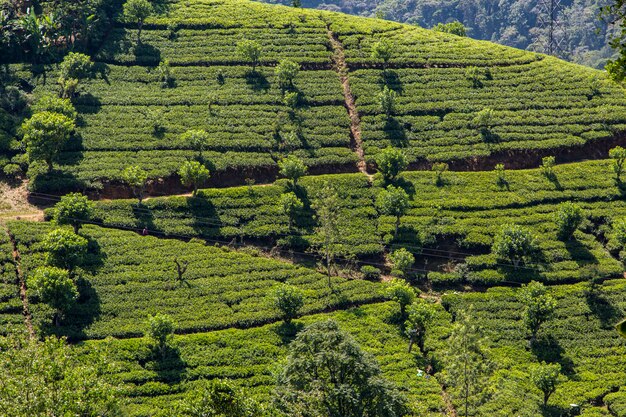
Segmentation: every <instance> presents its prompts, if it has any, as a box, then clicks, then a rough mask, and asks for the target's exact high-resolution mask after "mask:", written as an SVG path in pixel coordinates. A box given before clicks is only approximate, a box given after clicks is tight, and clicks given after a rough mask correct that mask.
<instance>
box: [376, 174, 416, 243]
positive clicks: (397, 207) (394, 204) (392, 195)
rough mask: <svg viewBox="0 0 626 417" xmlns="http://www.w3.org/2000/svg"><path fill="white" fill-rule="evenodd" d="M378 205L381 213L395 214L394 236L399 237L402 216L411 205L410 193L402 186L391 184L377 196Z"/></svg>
mask: <svg viewBox="0 0 626 417" xmlns="http://www.w3.org/2000/svg"><path fill="white" fill-rule="evenodd" d="M376 205H377V207H378V211H379V212H380V213H381V214H386V215H388V216H394V217H395V218H396V222H395V229H394V233H393V237H394V238H396V237H398V229H399V228H400V218H401V217H402V216H403V215H404V214H405V213H406V211H407V210H408V208H409V206H410V202H409V195H408V194H407V193H406V191H404V190H403V189H402V188H400V187H394V186H393V185H390V186H388V187H387V189H385V190H383V191H381V192H380V193H379V194H378V196H377V197H376Z"/></svg>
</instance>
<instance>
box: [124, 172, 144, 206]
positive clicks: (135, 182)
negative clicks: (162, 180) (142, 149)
mask: <svg viewBox="0 0 626 417" xmlns="http://www.w3.org/2000/svg"><path fill="white" fill-rule="evenodd" d="M122 180H123V181H124V182H125V183H126V184H127V185H128V186H129V187H130V188H131V189H132V190H133V194H134V195H135V197H137V199H138V200H139V204H141V202H142V201H143V196H144V193H145V192H146V184H147V182H148V173H147V172H146V171H144V170H143V169H141V167H139V166H136V165H135V166H129V167H127V168H126V169H125V170H124V171H123V172H122Z"/></svg>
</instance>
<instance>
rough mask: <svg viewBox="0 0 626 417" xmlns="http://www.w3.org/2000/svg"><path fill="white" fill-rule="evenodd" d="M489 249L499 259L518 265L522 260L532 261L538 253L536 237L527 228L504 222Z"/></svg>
mask: <svg viewBox="0 0 626 417" xmlns="http://www.w3.org/2000/svg"><path fill="white" fill-rule="evenodd" d="M491 251H492V252H493V254H494V255H496V256H497V257H498V258H499V259H502V260H504V261H507V262H511V263H512V264H513V266H514V267H516V268H517V267H518V266H519V264H520V263H521V262H522V261H532V260H534V259H535V258H536V257H537V254H538V253H539V245H538V243H537V239H536V238H535V236H533V234H532V233H531V232H530V231H528V230H527V229H525V228H523V227H521V226H518V225H516V224H505V225H503V226H502V227H501V228H500V231H499V232H498V233H497V234H496V236H495V237H494V240H493V245H492V246H491Z"/></svg>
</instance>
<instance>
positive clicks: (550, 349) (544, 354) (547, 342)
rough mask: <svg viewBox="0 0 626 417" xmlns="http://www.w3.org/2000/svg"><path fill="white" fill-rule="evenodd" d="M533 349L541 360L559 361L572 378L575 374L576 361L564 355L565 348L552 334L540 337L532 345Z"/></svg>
mask: <svg viewBox="0 0 626 417" xmlns="http://www.w3.org/2000/svg"><path fill="white" fill-rule="evenodd" d="M531 350H532V352H533V354H534V355H535V357H536V358H537V360H538V361H539V362H547V363H559V364H560V365H561V371H562V372H563V374H565V375H567V376H568V377H569V378H570V379H571V377H572V376H573V375H574V374H575V371H574V362H572V360H571V359H569V358H567V357H564V356H563V355H564V353H565V350H564V349H563V347H561V344H560V343H559V341H558V340H556V339H555V338H554V336H552V335H546V336H543V337H539V338H538V339H537V340H536V341H535V342H534V343H532V345H531Z"/></svg>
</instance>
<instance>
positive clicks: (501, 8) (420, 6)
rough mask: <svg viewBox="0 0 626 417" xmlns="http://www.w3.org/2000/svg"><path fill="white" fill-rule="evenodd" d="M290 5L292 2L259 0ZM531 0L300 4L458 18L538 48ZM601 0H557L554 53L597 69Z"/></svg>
mask: <svg viewBox="0 0 626 417" xmlns="http://www.w3.org/2000/svg"><path fill="white" fill-rule="evenodd" d="M262 1H265V2H268V3H281V4H291V2H292V0H262ZM537 3H538V2H537V1H535V0H532V1H531V0H510V1H499V0H302V6H303V7H312V8H319V9H324V10H334V11H341V12H344V13H350V14H355V15H360V16H378V17H383V18H385V19H389V20H394V21H397V22H403V23H411V24H417V25H419V26H421V27H425V28H431V27H433V26H435V25H437V24H438V23H448V22H451V21H455V20H458V21H460V22H462V23H463V24H464V25H465V26H466V27H467V28H468V36H470V37H472V38H475V39H484V40H490V41H492V42H497V43H500V44H502V45H507V46H514V47H516V48H521V49H529V50H535V51H542V48H541V42H542V40H543V39H544V38H545V35H546V33H545V31H544V30H542V29H541V28H540V27H539V26H540V25H539V22H538V20H539V17H540V14H541V12H540V10H539V9H538V7H537ZM608 3H609V2H608V1H607V0H563V1H562V2H561V7H560V9H559V12H558V15H559V20H560V21H561V22H562V30H557V35H556V36H557V38H558V39H559V41H560V42H561V45H562V50H561V51H560V52H559V56H560V57H562V58H565V59H568V60H570V61H572V62H576V63H579V64H583V65H588V66H592V67H595V68H601V67H603V66H604V64H605V62H606V59H607V58H609V57H610V56H611V54H612V53H613V51H612V50H611V48H610V47H609V46H608V37H609V31H608V28H607V24H606V23H604V22H602V21H601V20H600V18H599V12H600V9H601V7H603V6H606V5H607V4H608Z"/></svg>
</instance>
